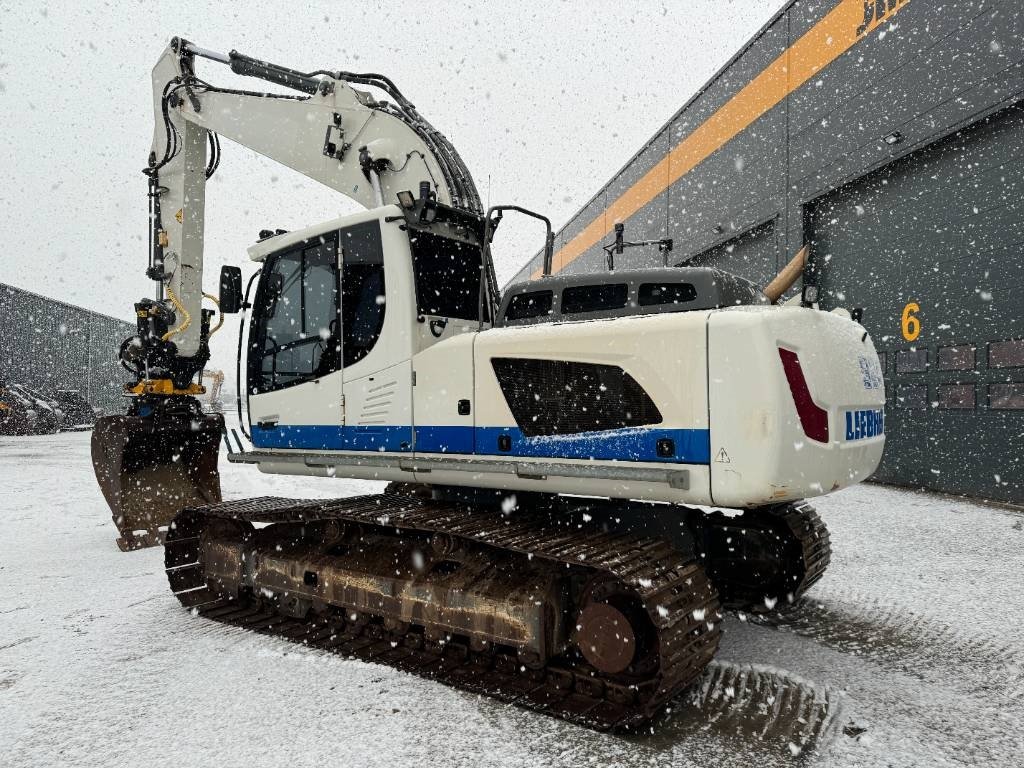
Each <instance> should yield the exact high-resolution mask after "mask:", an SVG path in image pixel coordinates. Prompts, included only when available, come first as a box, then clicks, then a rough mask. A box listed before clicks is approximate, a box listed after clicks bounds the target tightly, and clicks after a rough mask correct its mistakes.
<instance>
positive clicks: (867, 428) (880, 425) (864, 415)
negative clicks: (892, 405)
mask: <svg viewBox="0 0 1024 768" xmlns="http://www.w3.org/2000/svg"><path fill="white" fill-rule="evenodd" d="M882 434H885V413H884V412H883V411H882V409H881V408H879V409H878V410H873V411H847V412H846V439H847V440H863V439H864V438H865V437H878V436H879V435H882Z"/></svg>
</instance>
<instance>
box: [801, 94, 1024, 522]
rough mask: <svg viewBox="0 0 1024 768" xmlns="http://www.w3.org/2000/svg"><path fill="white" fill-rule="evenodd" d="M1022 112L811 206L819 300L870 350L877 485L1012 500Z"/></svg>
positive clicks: (1021, 281)
mask: <svg viewBox="0 0 1024 768" xmlns="http://www.w3.org/2000/svg"><path fill="white" fill-rule="evenodd" d="M1022 192H1024V109H1021V108H1020V107H1019V106H1018V107H1014V108H1011V109H1008V110H1006V111H1004V112H1001V113H999V114H997V115H995V116H992V117H991V118H988V119H986V120H984V121H981V122H980V123H977V124H975V125H973V126H971V127H970V128H968V129H966V130H964V131H962V132H960V133H958V134H956V135H954V136H951V137H949V138H947V139H944V140H942V141H940V142H937V143H935V144H933V145H931V146H929V147H927V148H926V149H923V150H921V151H920V152H917V153H914V154H913V155H910V156H908V157H907V158H904V159H902V160H899V161H897V162H894V163H892V164H890V165H889V166H887V167H885V168H883V169H882V170H880V171H878V172H876V173H874V174H871V175H870V176H867V177H865V178H863V179H860V180H858V181H856V182H854V183H852V184H850V185H848V186H846V187H843V188H841V189H839V190H836V191H835V192H833V193H830V194H829V195H827V196H825V197H824V198H821V199H819V200H818V201H815V202H814V203H813V204H812V205H811V206H809V210H808V217H807V221H808V226H809V232H808V236H809V239H810V241H811V245H812V248H813V249H814V254H815V257H816V259H817V261H818V265H819V268H820V277H819V286H820V291H821V297H822V299H821V300H822V305H823V306H824V307H825V308H831V307H834V306H845V307H863V308H864V310H865V315H864V324H865V326H866V327H867V328H868V330H869V331H870V332H871V334H872V336H873V338H874V340H875V344H876V346H877V347H878V349H879V350H881V351H882V352H883V353H884V355H883V356H884V361H883V366H884V370H885V375H886V390H887V397H888V408H887V423H886V432H887V433H888V440H887V445H886V452H885V457H884V459H883V463H882V467H881V469H880V470H879V472H878V474H877V478H878V479H880V480H882V481H885V482H893V483H899V484H904V485H912V486H920V487H925V488H931V489H935V490H940V491H947V492H952V493H967V494H972V495H978V496H982V497H985V498H991V499H1000V500H1006V501H1017V502H1020V501H1024V472H1022V462H1024V196H1022Z"/></svg>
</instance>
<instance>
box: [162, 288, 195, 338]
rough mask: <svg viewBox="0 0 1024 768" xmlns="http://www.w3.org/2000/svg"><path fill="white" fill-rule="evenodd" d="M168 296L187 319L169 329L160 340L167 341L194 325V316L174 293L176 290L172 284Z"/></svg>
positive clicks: (168, 289)
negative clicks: (173, 289)
mask: <svg viewBox="0 0 1024 768" xmlns="http://www.w3.org/2000/svg"><path fill="white" fill-rule="evenodd" d="M167 298H168V299H170V300H171V304H173V305H174V308H175V309H176V310H177V311H178V312H180V313H181V314H182V315H184V317H185V319H184V320H183V321H181V322H180V323H179V324H178V325H177V326H175V327H174V328H171V330H169V331H168V332H167V333H165V334H164V335H163V336H161V337H160V341H167V340H169V339H170V338H171V336H174V335H175V334H178V333H181V332H182V331H184V330H185V329H186V328H188V327H189V326H190V325H192V316H191V315H190V314H189V313H188V310H187V309H185V306H184V305H183V304H182V303H181V302H180V301H178V297H177V296H175V295H174V291H172V290H171V286H170V285H168V286H167Z"/></svg>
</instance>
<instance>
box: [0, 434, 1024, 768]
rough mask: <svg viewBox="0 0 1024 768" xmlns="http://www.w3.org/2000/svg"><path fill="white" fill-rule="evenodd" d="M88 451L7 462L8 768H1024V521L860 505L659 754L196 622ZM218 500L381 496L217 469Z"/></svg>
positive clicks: (861, 494) (6, 452) (734, 619)
mask: <svg viewBox="0 0 1024 768" xmlns="http://www.w3.org/2000/svg"><path fill="white" fill-rule="evenodd" d="M88 446H89V435H88V434H63V435H55V436H49V437H30V438H0V502H2V503H0V765H5V766H6V765H11V766H28V765H33V766H34V765H76V766H121V765H140V766H141V765H147V766H150V765H152V766H165V765H166V766H182V765H211V766H214V765H216V766H218V767H220V766H236V765H237V766H280V765H284V764H286V763H295V764H300V765H327V764H331V765H339V766H347V765H353V766H378V765H380V766H395V765H423V766H433V765H442V766H447V765H467V766H470V765H471V766H491V765H493V766H540V765H566V766H569V765H572V766H578V765H582V764H593V765H601V766H604V765H659V766H660V765H674V766H691V765H692V766H724V765H737V766H761V765H787V764H801V765H841V766H847V765H863V766H878V765H891V766H911V765H913V766H947V765H985V766H995V765H1008V766H1009V765H1020V764H1021V755H1024V630H1022V621H1024V590H1022V589H1021V574H1022V572H1024V567H1022V566H1024V516H1022V515H1020V514H1018V513H1015V512H1012V511H1008V510H1002V509H997V508H991V507H986V506H981V505H976V504H971V503H967V502H962V501H954V500H949V499H946V498H937V497H932V496H924V495H920V494H914V493H909V492H903V491H897V490H892V489H889V488H883V487H878V486H861V487H857V488H853V489H849V490H846V491H843V492H840V493H836V494H834V495H832V496H829V497H827V498H824V499H819V500H818V501H817V503H816V504H817V506H818V508H819V509H820V510H821V512H822V516H823V517H824V519H825V521H826V522H827V523H828V525H829V527H830V529H831V531H832V541H833V547H834V556H833V561H832V565H831V566H830V569H829V572H828V574H827V575H826V576H825V578H824V579H823V580H822V581H821V582H820V583H819V584H818V585H817V587H816V588H815V589H814V590H813V591H812V592H811V597H812V598H813V599H812V600H809V601H808V602H807V604H806V605H804V606H802V607H801V608H800V609H799V610H798V611H797V612H796V613H795V614H793V615H790V616H787V617H785V618H778V617H776V618H770V619H768V620H763V619H759V620H758V621H756V622H755V621H753V620H751V619H745V617H741V616H730V617H729V618H728V619H727V620H726V624H725V630H726V631H725V635H724V638H723V642H722V647H721V651H720V652H719V655H718V658H717V660H716V662H715V663H714V664H713V665H712V667H711V668H710V669H709V670H708V672H707V674H706V675H705V677H704V679H703V681H702V683H701V684H700V685H699V686H697V687H696V688H695V689H693V690H692V691H690V692H689V693H688V694H687V695H685V696H682V697H681V698H680V699H679V701H678V702H677V703H676V704H675V705H674V706H673V708H672V711H671V712H670V713H669V714H668V715H667V716H666V718H665V719H664V720H663V721H662V722H659V723H658V724H657V725H656V726H655V727H654V729H653V733H649V734H643V735H639V736H630V737H628V738H623V737H617V736H610V735H605V734H597V733H593V732H590V731H587V730H585V729H582V728H579V727H575V726H572V725H568V724H566V723H562V722H559V721H557V720H554V719H552V718H550V717H545V716H542V715H536V714H533V713H530V712H528V711H524V710H521V709H517V708H515V707H510V706H506V705H503V704H500V703H498V702H495V701H491V700H487V699H482V698H479V697H477V696H474V695H470V694H467V693H463V692H459V691H455V690H452V689H450V688H446V687H444V686H442V685H440V684H438V683H433V682H431V681H427V680H422V679H419V678H415V677H411V676H409V675H406V674H404V673H400V672H397V671H393V670H390V669H387V668H384V667H380V666H376V665H372V664H366V663H362V662H358V661H352V660H346V659H343V658H340V657H337V656H333V655H330V654H326V653H321V652H319V651H313V650H309V649H305V648H302V647H299V646H296V645H293V644H289V643H287V642H285V641H283V640H279V639H275V638H270V637H264V636H258V635H254V634H250V633H247V632H245V631H243V630H239V629H235V628H230V627H225V626H222V625H219V624H215V623H212V622H209V621H206V620H204V619H202V618H198V617H195V616H192V615H191V614H190V613H188V612H187V611H185V610H183V609H182V608H181V607H180V606H179V605H178V602H177V600H175V598H174V597H172V596H171V594H170V592H169V590H168V587H167V583H166V580H165V578H164V573H163V568H162V551H161V550H159V549H150V550H143V551H139V552H134V553H130V554H123V553H121V552H120V551H118V549H117V547H116V546H115V544H114V538H115V530H114V527H113V525H112V523H111V522H110V516H109V513H108V510H107V508H106V506H105V504H104V502H103V499H102V497H101V496H100V493H99V491H98V489H97V488H96V486H95V482H94V481H93V477H92V469H91V466H90V461H89V447H88ZM222 468H223V484H224V491H225V496H226V497H229V498H235V497H240V496H247V495H263V494H268V493H272V494H280V495H295V496H337V495H345V494H354V493H364V492H370V491H374V490H376V489H377V488H379V487H380V486H379V484H377V483H358V482H346V481H341V480H330V479H316V478H284V477H270V476H266V475H261V474H259V473H257V472H255V471H253V470H251V469H248V468H244V467H234V466H230V465H226V463H222Z"/></svg>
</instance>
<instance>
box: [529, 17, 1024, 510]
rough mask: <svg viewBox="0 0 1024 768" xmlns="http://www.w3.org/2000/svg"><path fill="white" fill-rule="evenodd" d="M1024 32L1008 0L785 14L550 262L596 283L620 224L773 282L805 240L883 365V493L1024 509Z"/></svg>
mask: <svg viewBox="0 0 1024 768" xmlns="http://www.w3.org/2000/svg"><path fill="white" fill-rule="evenodd" d="M1022 40H1024V4H1021V3H1020V2H1018V1H1017V0H998V1H995V2H993V1H987V2H986V1H983V0H961V1H959V2H943V3H937V2H932V1H931V0H838V1H837V0H794V1H793V2H790V3H789V4H787V5H786V6H785V7H784V8H782V9H781V10H780V11H779V13H778V14H777V15H776V16H775V17H774V18H773V19H772V20H771V21H770V22H769V23H768V24H767V25H766V26H765V27H764V28H763V29H762V30H761V31H760V32H759V33H758V34H757V35H755V37H754V38H753V39H752V40H751V41H750V42H749V43H748V44H747V45H745V46H744V47H743V48H742V49H741V50H740V51H739V52H738V53H737V54H736V55H735V56H734V57H733V59H732V60H731V61H730V62H729V63H728V64H727V65H726V66H725V67H724V68H723V69H722V70H721V71H720V72H719V73H718V74H717V75H716V76H715V77H714V78H713V79H712V80H711V81H710V82H709V83H708V84H707V85H706V86H705V87H704V88H703V89H701V91H700V92H698V93H697V94H696V95H695V96H694V97H693V98H692V99H691V100H690V101H689V102H687V103H686V104H685V105H684V106H683V108H682V109H681V110H680V111H679V112H678V113H676V115H675V116H673V118H672V119H671V120H669V122H668V123H667V124H666V125H665V126H664V127H663V128H662V129H661V130H659V131H658V132H657V133H656V134H655V135H654V136H653V137H652V138H651V139H650V141H648V142H647V143H646V144H645V145H644V146H643V147H642V148H641V149H640V151H639V152H637V154H636V155H635V156H634V157H633V158H632V159H631V160H630V161H629V162H628V163H627V164H626V166H625V167H623V168H622V169H621V170H620V171H619V172H618V173H616V174H615V175H614V176H613V177H612V179H611V180H610V181H609V182H608V183H607V184H606V185H605V186H604V187H603V188H602V189H600V190H599V191H598V192H597V194H595V195H594V197H593V198H592V199H591V200H590V201H589V202H588V203H587V204H586V205H585V206H584V207H583V208H582V210H580V211H579V212H578V213H577V214H576V215H575V216H574V217H573V218H572V219H571V220H570V221H569V222H568V223H567V224H566V225H565V226H564V227H563V228H562V229H561V231H559V232H558V234H557V239H556V243H555V259H554V269H555V271H556V272H565V273H574V272H586V271H598V270H603V269H605V255H604V253H603V251H602V250H601V245H602V244H604V243H607V242H609V241H610V240H611V239H612V238H613V234H612V230H613V226H614V224H615V223H616V222H623V223H624V225H625V235H626V239H627V240H641V239H657V238H662V237H671V238H673V240H674V250H673V251H672V252H671V254H669V255H670V257H671V260H670V262H669V263H670V264H674V265H684V264H692V265H714V266H718V267H721V268H723V269H726V270H729V271H732V272H736V273H738V274H740V275H743V276H744V277H748V278H750V279H752V280H755V281H758V282H761V283H765V282H767V281H768V280H770V278H771V277H772V276H774V275H775V274H776V273H777V272H778V271H779V270H780V269H781V268H782V266H783V265H784V264H785V263H786V262H787V261H789V259H790V258H791V257H792V256H793V254H795V253H796V252H797V250H799V248H800V247H801V246H802V245H804V244H808V245H809V246H810V253H811V255H810V262H809V264H808V267H807V269H806V270H805V272H804V278H803V279H804V282H805V283H806V284H815V285H817V286H818V289H819V295H820V300H821V305H822V306H823V308H825V309H830V308H832V307H835V306H845V307H851V308H852V307H862V308H863V309H864V320H863V322H864V324H865V326H866V327H867V328H868V330H869V331H870V332H871V334H872V336H873V338H874V340H875V343H876V346H877V347H878V349H879V350H880V352H881V353H882V358H883V360H882V362H883V367H884V371H885V376H886V390H887V397H888V402H887V423H886V431H887V433H888V438H887V446H886V453H885V457H884V459H883V463H882V466H881V468H880V469H879V471H878V473H877V475H876V477H877V479H879V480H882V481H886V482H892V483H897V484H902V485H908V486H914V487H924V488H929V489H934V490H939V491H946V492H952V493H964V494H969V495H973V496H980V497H983V498H990V499H997V500H1004V501H1011V502H1024V270H1022V266H1024V198H1022V192H1024V46H1022V45H1021V41H1022ZM661 263H662V256H661V255H659V254H658V252H657V250H656V249H653V248H652V249H632V250H631V251H627V252H626V253H625V254H623V255H622V256H619V257H617V258H616V266H618V267H637V266H656V265H660V264H661ZM539 271H540V256H539V255H538V256H537V257H535V258H534V259H533V260H532V261H531V262H530V264H528V265H527V267H526V268H524V270H523V271H522V272H520V274H519V275H517V277H516V278H515V280H516V281H519V280H525V279H529V278H531V277H533V276H536V275H537V274H539Z"/></svg>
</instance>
